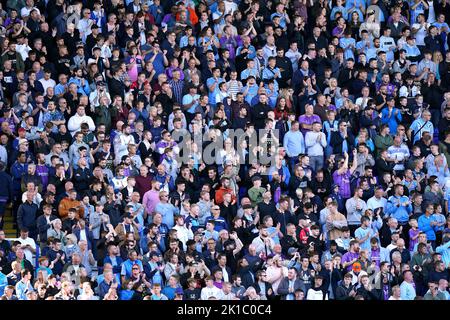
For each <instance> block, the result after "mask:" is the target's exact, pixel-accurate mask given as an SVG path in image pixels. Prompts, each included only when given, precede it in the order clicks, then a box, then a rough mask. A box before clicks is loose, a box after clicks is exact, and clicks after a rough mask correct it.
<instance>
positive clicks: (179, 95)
mask: <svg viewBox="0 0 450 320" xmlns="http://www.w3.org/2000/svg"><path fill="white" fill-rule="evenodd" d="M168 83H169V85H170V87H171V88H172V91H173V97H174V99H175V102H178V103H179V104H182V103H183V85H184V83H183V81H179V80H178V81H173V79H172V80H169V81H168Z"/></svg>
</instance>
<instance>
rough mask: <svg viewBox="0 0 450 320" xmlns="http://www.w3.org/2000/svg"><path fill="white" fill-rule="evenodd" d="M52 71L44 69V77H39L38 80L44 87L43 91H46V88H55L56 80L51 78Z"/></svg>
mask: <svg viewBox="0 0 450 320" xmlns="http://www.w3.org/2000/svg"><path fill="white" fill-rule="evenodd" d="M51 76H52V73H51V71H50V70H44V77H43V78H41V79H39V82H40V83H41V84H42V87H44V92H45V93H47V89H48V88H52V89H53V88H55V86H56V81H55V80H53V79H52V78H51Z"/></svg>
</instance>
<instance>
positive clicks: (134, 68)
mask: <svg viewBox="0 0 450 320" xmlns="http://www.w3.org/2000/svg"><path fill="white" fill-rule="evenodd" d="M128 52H129V56H128V57H127V58H126V60H125V61H126V63H127V72H128V77H129V78H130V81H131V82H135V81H136V80H137V78H138V74H139V72H141V71H142V66H143V61H144V59H142V56H141V54H140V50H139V48H138V47H136V46H131V47H130V48H129V50H128Z"/></svg>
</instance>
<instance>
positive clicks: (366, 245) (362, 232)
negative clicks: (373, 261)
mask: <svg viewBox="0 0 450 320" xmlns="http://www.w3.org/2000/svg"><path fill="white" fill-rule="evenodd" d="M373 233H374V232H373V230H372V229H371V228H366V229H363V228H362V227H359V228H358V229H356V230H355V238H356V239H362V238H364V237H366V236H367V235H368V234H370V236H369V237H368V238H367V239H366V241H364V242H362V243H360V244H359V246H360V248H361V249H362V250H369V251H370V250H371V246H370V239H371V238H372V236H373Z"/></svg>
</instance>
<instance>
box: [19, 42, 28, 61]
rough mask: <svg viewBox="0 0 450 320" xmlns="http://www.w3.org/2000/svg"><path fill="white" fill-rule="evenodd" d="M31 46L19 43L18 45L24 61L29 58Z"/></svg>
mask: <svg viewBox="0 0 450 320" xmlns="http://www.w3.org/2000/svg"><path fill="white" fill-rule="evenodd" d="M30 50H31V48H30V46H29V45H27V44H18V45H16V51H17V52H19V53H20V55H21V56H22V59H23V61H25V60H26V59H27V58H28V52H30Z"/></svg>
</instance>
